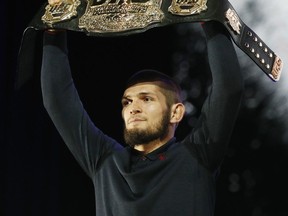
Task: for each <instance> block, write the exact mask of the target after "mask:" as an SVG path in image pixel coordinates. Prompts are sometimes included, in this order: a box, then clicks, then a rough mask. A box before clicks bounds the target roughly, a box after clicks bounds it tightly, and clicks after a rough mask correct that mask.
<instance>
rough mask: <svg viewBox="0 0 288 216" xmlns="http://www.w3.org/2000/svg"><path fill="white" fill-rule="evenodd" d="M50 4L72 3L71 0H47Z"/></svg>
mask: <svg viewBox="0 0 288 216" xmlns="http://www.w3.org/2000/svg"><path fill="white" fill-rule="evenodd" d="M48 3H49V4H50V5H59V4H61V3H67V4H72V3H73V0H48Z"/></svg>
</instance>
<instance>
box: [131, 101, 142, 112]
mask: <svg viewBox="0 0 288 216" xmlns="http://www.w3.org/2000/svg"><path fill="white" fill-rule="evenodd" d="M140 112H141V108H140V107H139V105H138V104H137V103H134V104H132V106H131V109H130V114H137V113H140Z"/></svg>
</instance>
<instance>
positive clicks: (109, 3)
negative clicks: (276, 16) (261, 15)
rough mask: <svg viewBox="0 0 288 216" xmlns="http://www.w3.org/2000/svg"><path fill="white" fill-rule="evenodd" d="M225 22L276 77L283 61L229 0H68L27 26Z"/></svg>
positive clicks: (111, 28) (98, 32)
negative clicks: (242, 17) (250, 26)
mask: <svg viewBox="0 0 288 216" xmlns="http://www.w3.org/2000/svg"><path fill="white" fill-rule="evenodd" d="M210 20H215V21H219V22H221V23H222V24H223V25H224V26H225V27H226V28H227V30H228V31H229V33H230V35H231V37H232V39H233V41H234V43H235V44H236V45H237V46H238V47H239V48H240V49H241V50H242V51H243V52H244V53H246V54H247V55H248V56H249V57H250V58H251V59H252V60H253V61H254V62H255V63H256V64H257V65H258V66H259V67H260V69H261V70H262V71H263V72H264V73H265V74H266V75H267V76H268V77H269V78H270V79H272V80H273V81H278V80H279V79H280V75H281V70H282V68H283V62H282V60H281V58H280V57H279V56H277V55H276V54H275V53H274V52H273V51H272V50H271V49H270V48H269V47H268V46H267V45H266V44H265V43H264V42H263V40H261V38H260V37H259V36H258V35H257V34H256V33H255V32H254V31H253V30H252V29H250V28H249V27H248V26H247V25H246V24H245V23H244V22H243V21H242V20H241V19H240V17H239V16H238V14H237V12H236V11H235V9H234V8H233V6H232V5H231V4H230V2H229V1H228V0H163V1H162V0H102V1H101V0H100V1H94V0H86V1H84V0H64V1H63V2H62V3H60V4H58V5H54V6H51V5H49V4H48V3H46V4H44V5H43V6H42V7H41V8H40V10H39V11H38V13H37V14H36V15H35V17H34V18H33V19H32V21H31V22H30V24H29V26H28V28H27V29H29V28H32V29H35V30H43V29H47V28H55V29H67V30H72V31H79V32H84V33H86V34H87V35H88V36H99V37H100V36H109V37H117V36H123V35H130V34H136V33H141V32H144V31H146V30H148V29H150V28H154V27H162V26H165V25H170V24H176V23H187V22H206V21H210Z"/></svg>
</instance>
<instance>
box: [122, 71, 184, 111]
mask: <svg viewBox="0 0 288 216" xmlns="http://www.w3.org/2000/svg"><path fill="white" fill-rule="evenodd" d="M143 82H157V83H156V85H158V86H159V87H161V88H162V89H163V90H164V91H165V92H163V93H164V95H165V96H166V98H167V102H168V103H169V105H171V103H177V102H182V99H181V87H180V86H179V84H178V83H177V82H176V81H175V80H174V79H173V78H172V77H170V76H168V75H167V74H164V73H162V72H160V71H157V70H153V69H144V70H140V71H138V72H136V73H134V74H133V75H132V76H131V77H130V78H129V79H128V81H127V83H126V86H125V89H127V88H129V87H131V86H133V85H136V84H138V83H143ZM171 99H172V101H171Z"/></svg>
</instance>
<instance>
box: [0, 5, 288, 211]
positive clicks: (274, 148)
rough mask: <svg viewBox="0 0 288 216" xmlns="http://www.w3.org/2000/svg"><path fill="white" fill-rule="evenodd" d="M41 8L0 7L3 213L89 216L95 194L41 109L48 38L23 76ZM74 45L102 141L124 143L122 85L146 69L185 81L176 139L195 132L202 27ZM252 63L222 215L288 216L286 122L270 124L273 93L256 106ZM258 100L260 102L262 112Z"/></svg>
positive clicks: (223, 179) (223, 178) (81, 40)
mask: <svg viewBox="0 0 288 216" xmlns="http://www.w3.org/2000/svg"><path fill="white" fill-rule="evenodd" d="M17 3H18V2H17ZM43 3H44V1H36V0H30V1H27V0H24V1H21V3H18V4H16V2H12V1H10V2H8V1H6V2H3V1H1V3H0V10H1V19H0V20H1V27H2V29H1V34H0V35H1V36H0V37H1V38H0V39H1V40H0V41H1V58H0V59H1V68H0V70H1V72H0V88H1V89H0V92H1V93H0V100H1V101H0V102H1V103H0V104H1V106H0V107H1V110H0V111H1V113H2V114H3V115H2V118H1V147H2V150H1V153H0V154H1V186H2V187H1V199H2V202H1V204H0V209H1V212H0V213H1V214H2V215H3V216H18V215H19V216H20V215H21V216H24V215H25V216H26V215H27V216H34V215H35V216H36V215H37V216H39V215H41V216H45V215H49V216H50V215H51V216H52V215H53V216H57V215H59V216H60V215H61V216H63V215H65V216H66V215H69V216H73V215H75V216H76V215H86V216H88V215H91V216H92V215H94V214H95V213H94V193H93V186H92V184H91V182H90V180H89V179H88V177H87V176H86V175H85V174H84V172H83V171H82V170H81V168H80V167H79V165H78V164H77V163H76V161H75V160H74V159H73V158H72V156H71V154H70V153H69V151H68V150H67V148H66V146H65V145H64V143H63V142H62V140H61V138H60V137H59V134H58V132H57V131H56V130H55V128H54V126H53V124H52V122H51V121H50V119H49V117H48V116H47V113H46V111H45V110H44V108H43V105H42V98H41V91H40V82H39V75H40V74H39V73H40V63H41V54H42V53H41V42H42V41H41V36H42V32H38V33H37V34H36V35H35V44H36V47H31V50H35V53H33V52H32V54H29V55H28V54H25V59H27V60H29V59H34V60H35V62H34V64H33V67H31V68H28V69H27V71H19V70H18V63H19V62H18V60H19V58H18V54H19V49H20V47H21V40H22V35H23V32H24V30H25V28H26V27H27V26H28V24H29V22H30V21H31V20H32V18H33V16H34V14H36V12H37V11H38V10H39V8H40V7H41V6H42V4H43ZM68 39H69V50H70V51H69V52H70V59H71V67H72V70H73V76H74V79H75V82H76V85H77V87H78V89H79V93H80V96H81V98H82V100H83V103H84V105H85V107H86V109H87V111H88V112H89V113H90V114H91V118H92V119H93V120H94V121H95V123H96V124H97V125H98V126H99V127H100V128H101V129H102V130H103V131H104V132H105V133H107V134H109V135H111V136H112V137H115V138H116V139H118V140H122V129H121V128H122V127H121V124H122V123H121V118H120V96H121V94H122V88H123V86H122V85H123V82H124V81H125V80H126V79H127V78H128V77H129V76H130V75H131V73H133V72H134V71H136V70H139V69H142V68H154V69H158V70H161V71H165V72H166V73H168V74H170V75H172V76H175V77H176V78H177V79H178V80H179V82H180V84H181V85H182V86H183V88H184V90H185V92H186V93H187V99H188V100H189V101H192V102H193V104H188V105H191V107H192V109H191V112H189V113H187V118H186V119H185V120H184V122H183V124H182V125H181V127H180V128H179V130H178V132H177V136H178V137H179V138H181V137H183V136H184V135H185V133H186V132H187V131H188V130H189V127H190V126H193V121H188V117H189V118H192V119H194V118H197V115H198V114H199V109H200V107H201V104H202V102H203V99H204V97H205V95H206V90H207V87H208V86H209V78H210V77H209V69H208V66H207V60H206V53H205V52H206V50H205V48H206V47H205V46H206V45H205V39H204V38H203V35H202V32H201V28H200V27H199V25H198V24H196V23H195V24H179V25H176V26H168V27H165V28H161V29H160V28H157V29H151V30H149V31H147V32H145V33H141V34H138V35H132V36H129V37H117V38H106V37H105V38H96V37H88V36H86V35H85V34H84V33H79V32H78V33H77V32H69V35H68ZM236 49H237V48H236ZM30 55H31V56H30ZM246 61H247V64H243V63H242V64H241V67H242V70H243V73H244V74H245V76H246V82H245V85H246V86H245V87H246V94H245V97H244V100H243V104H242V107H241V110H240V114H239V118H238V119H237V122H236V126H235V129H234V132H233V135H232V138H231V145H230V150H229V153H228V155H227V157H226V159H225V161H224V164H223V166H222V173H221V175H220V177H219V180H218V183H217V205H216V215H217V216H220V215H221V216H223V215H225V216H226V215H227V216H228V215H229V216H230V215H233V216H248V215H249V216H250V215H251V216H268V215H269V216H288V210H287V208H286V206H287V205H288V198H287V192H288V190H287V182H288V181H287V180H288V177H287V175H286V174H285V173H286V171H287V170H288V169H287V168H288V166H287V164H288V163H287V162H288V157H287V147H286V146H287V142H286V141H285V139H284V138H283V137H285V131H286V127H285V125H284V122H283V119H280V120H279V119H278V118H273V117H271V115H270V116H269V117H267V115H266V113H267V104H270V103H271V101H270V98H273V93H271V95H270V96H269V97H260V98H259V92H263V91H264V90H263V86H261V83H259V82H257V79H251V77H250V76H249V75H248V74H251V73H252V74H253V73H256V74H258V73H262V72H261V71H260V69H258V68H255V67H251V61H250V59H248V58H247V60H246ZM262 76H264V75H262V74H261V77H262ZM19 77H20V78H21V79H20V81H21V82H19ZM267 79H268V78H267ZM270 83H271V84H270ZM269 85H273V88H277V85H278V84H277V83H272V81H271V82H269ZM191 86H192V87H191ZM253 101H254V102H255V101H257V103H256V105H255V103H252V102H253ZM251 104H254V105H251ZM275 106H279V104H275ZM271 112H272V113H273V110H272V111H271ZM114 125H119V127H115V126H114Z"/></svg>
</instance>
